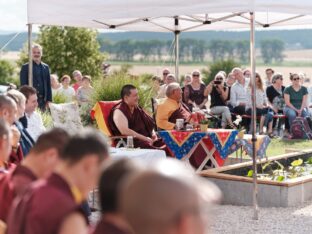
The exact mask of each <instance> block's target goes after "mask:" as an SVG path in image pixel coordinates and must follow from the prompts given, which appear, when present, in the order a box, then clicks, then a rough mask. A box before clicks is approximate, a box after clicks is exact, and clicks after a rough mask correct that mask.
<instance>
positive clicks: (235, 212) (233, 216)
mask: <svg viewBox="0 0 312 234" xmlns="http://www.w3.org/2000/svg"><path fill="white" fill-rule="evenodd" d="M252 217H253V208H252V207H249V206H229V205H221V206H218V207H216V209H215V218H214V220H213V222H212V226H211V233H214V234H215V233H231V234H236V233H237V234H244V233H246V234H250V233H259V234H262V233H263V234H271V233H272V234H273V233H274V234H275V233H283V234H284V233H296V234H301V233H302V234H303V233H304V234H307V233H312V203H311V202H309V203H305V204H303V205H301V206H297V207H289V208H260V211H259V220H253V219H252Z"/></svg>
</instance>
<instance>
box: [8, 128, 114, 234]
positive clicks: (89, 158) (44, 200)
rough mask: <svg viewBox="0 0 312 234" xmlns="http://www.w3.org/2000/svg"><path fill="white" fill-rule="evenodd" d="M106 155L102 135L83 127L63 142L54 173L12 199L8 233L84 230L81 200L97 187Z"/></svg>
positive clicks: (84, 222)
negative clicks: (65, 142)
mask: <svg viewBox="0 0 312 234" xmlns="http://www.w3.org/2000/svg"><path fill="white" fill-rule="evenodd" d="M107 157H108V147H107V144H106V140H105V138H104V137H103V135H102V134H101V133H100V132H99V131H97V130H93V129H83V130H82V131H80V132H79V133H78V134H76V135H74V136H72V137H71V139H70V140H69V141H68V143H67V144H66V145H65V147H64V150H63V152H62V154H61V156H60V161H59V164H58V166H57V168H56V169H55V171H54V173H52V175H51V176H50V177H49V178H48V179H47V180H46V181H37V182H35V183H33V184H32V185H31V187H30V188H29V189H28V190H27V192H26V193H25V194H24V195H23V196H22V197H17V198H16V199H15V200H14V203H13V206H12V208H11V211H10V214H9V217H8V223H7V224H8V231H7V234H16V233H19V234H42V233H45V234H55V233H87V231H88V226H87V224H88V222H87V218H86V217H85V216H84V214H83V211H82V210H81V209H80V204H81V202H82V201H83V200H84V199H86V198H87V196H88V194H89V192H90V191H91V189H93V188H95V187H96V184H97V181H98V179H99V175H100V173H101V168H102V163H103V160H105V159H106V158H107Z"/></svg>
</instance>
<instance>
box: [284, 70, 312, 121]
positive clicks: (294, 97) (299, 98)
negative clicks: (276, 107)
mask: <svg viewBox="0 0 312 234" xmlns="http://www.w3.org/2000/svg"><path fill="white" fill-rule="evenodd" d="M290 80H291V83H292V84H291V85H290V86H288V87H287V88H285V91H284V99H285V104H286V107H285V108H284V114H285V115H286V116H287V118H288V122H289V126H291V124H292V122H293V121H294V120H295V118H296V117H297V116H298V117H307V116H308V110H307V98H308V90H307V88H306V87H304V86H302V85H301V83H300V77H299V75H298V74H297V73H290Z"/></svg>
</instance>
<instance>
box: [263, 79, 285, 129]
mask: <svg viewBox="0 0 312 234" xmlns="http://www.w3.org/2000/svg"><path fill="white" fill-rule="evenodd" d="M271 81H272V85H270V86H269V87H267V88H266V96H267V99H268V106H269V110H268V113H267V115H266V118H265V125H266V126H268V130H267V132H268V134H269V135H272V134H273V126H274V125H275V122H276V120H275V119H273V116H274V115H277V114H283V109H284V107H285V101H284V95H283V92H284V89H285V86H283V75H282V74H281V73H276V74H274V75H273V77H272V79H271ZM285 128H286V129H287V130H289V124H288V122H286V123H285Z"/></svg>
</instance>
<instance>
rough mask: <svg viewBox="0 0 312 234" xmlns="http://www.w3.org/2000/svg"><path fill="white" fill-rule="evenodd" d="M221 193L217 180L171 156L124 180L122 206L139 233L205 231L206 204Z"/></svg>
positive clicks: (165, 233)
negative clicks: (213, 182) (191, 169)
mask: <svg viewBox="0 0 312 234" xmlns="http://www.w3.org/2000/svg"><path fill="white" fill-rule="evenodd" d="M220 196H221V193H220V191H219V189H218V188H217V187H216V186H215V185H214V184H212V183H210V182H208V181H207V180H204V179H202V178H200V177H198V176H197V175H196V174H195V173H194V172H192V171H190V170H188V169H187V168H186V167H185V166H184V164H182V163H181V162H179V161H177V160H168V159H167V160H161V161H159V162H158V163H156V164H155V169H154V170H149V171H144V172H142V173H139V174H138V175H136V176H134V177H133V178H131V179H129V180H128V181H127V182H126V183H125V184H124V187H123V191H122V193H121V210H122V212H123V215H124V216H125V218H126V219H127V220H128V222H129V224H130V225H131V227H132V228H133V230H134V232H135V233H136V234H159V233H162V234H203V233H205V231H206V223H207V220H206V219H208V217H204V216H203V214H204V213H205V215H207V213H206V212H207V210H206V211H205V212H203V208H205V207H207V208H208V207H209V206H210V205H211V204H212V203H215V202H217V201H219V199H220ZM208 214H209V211H208ZM204 219H205V220H204Z"/></svg>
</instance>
